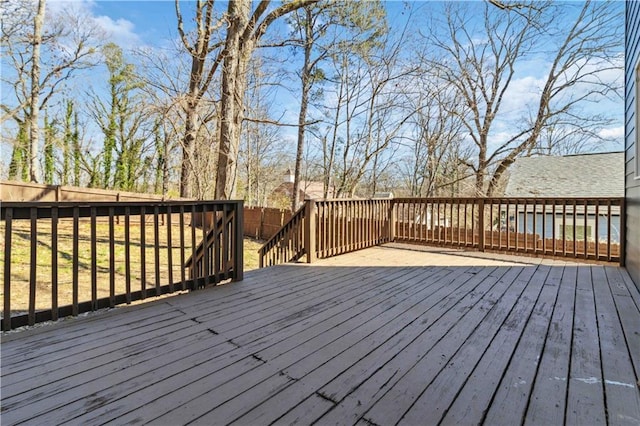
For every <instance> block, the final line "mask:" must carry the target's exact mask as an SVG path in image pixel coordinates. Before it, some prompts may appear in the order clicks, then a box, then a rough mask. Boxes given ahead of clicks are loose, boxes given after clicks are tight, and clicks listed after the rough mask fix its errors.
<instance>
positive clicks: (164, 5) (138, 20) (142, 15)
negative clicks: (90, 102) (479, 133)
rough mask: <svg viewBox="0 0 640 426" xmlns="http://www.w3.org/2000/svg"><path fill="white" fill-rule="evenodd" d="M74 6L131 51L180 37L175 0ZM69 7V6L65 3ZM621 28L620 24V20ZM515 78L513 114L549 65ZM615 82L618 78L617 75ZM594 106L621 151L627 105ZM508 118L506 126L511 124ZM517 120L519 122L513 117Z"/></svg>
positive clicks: (54, 1)
mask: <svg viewBox="0 0 640 426" xmlns="http://www.w3.org/2000/svg"><path fill="white" fill-rule="evenodd" d="M73 3H74V6H75V7H78V8H81V9H83V10H84V11H85V12H86V13H87V14H88V15H90V16H92V17H93V18H94V20H95V22H96V24H97V25H98V26H100V27H101V28H102V29H103V30H104V31H105V32H106V33H107V34H108V36H109V40H110V41H113V42H115V43H117V44H118V45H120V46H121V47H123V48H124V49H131V48H136V47H142V46H150V47H156V48H161V47H162V46H163V45H164V46H166V45H168V44H169V43H171V40H175V38H176V34H177V31H176V16H175V3H174V1H173V0H162V1H158V0H150V1H96V0H74V1H73ZM63 4H64V3H63V2H62V1H61V0H49V2H48V5H49V7H51V8H56V7H61V6H62V5H63ZM67 4H68V3H67ZM216 4H217V7H220V8H224V7H225V6H226V3H225V2H221V1H218V2H216ZM411 4H412V8H413V9H414V13H415V15H416V16H421V13H423V12H424V11H420V10H416V9H430V10H433V9H436V10H437V9H438V8H441V7H442V3H441V2H432V1H417V2H412V3H411ZM578 5H579V3H576V2H573V6H578ZM181 6H182V7H181V8H182V11H183V16H184V17H185V23H186V25H188V22H189V20H190V19H191V16H192V15H193V14H192V13H191V12H190V8H191V7H192V6H193V2H190V1H182V2H181ZM386 6H387V9H388V12H389V20H390V23H391V25H392V26H393V25H394V24H395V25H399V24H400V21H401V20H402V19H403V18H406V14H405V15H402V12H403V8H404V6H405V3H404V2H401V1H390V2H387V3H386ZM558 19H566V17H564V16H559V17H558ZM424 22H426V21H425V20H422V19H418V20H416V26H418V27H419V26H420V25H423V23H424ZM621 25H622V22H621ZM519 67H520V68H519V69H518V75H517V78H516V79H514V81H513V82H512V87H513V90H512V91H511V92H510V95H509V98H508V99H507V100H506V101H505V105H504V106H503V110H502V111H503V112H506V111H509V110H510V109H513V110H514V111H515V110H517V109H518V108H519V106H521V105H523V103H524V102H523V101H525V100H526V99H527V98H531V97H532V96H535V94H534V92H535V90H536V87H539V86H540V84H541V82H542V78H543V77H544V71H545V67H544V66H543V65H542V64H541V63H539V62H537V60H536V59H535V58H532V59H531V60H530V61H529V62H528V63H522V64H520V65H519ZM95 75H96V74H93V77H92V78H95ZM612 78H615V76H613V77H612ZM279 97H280V99H284V102H282V108H283V109H284V110H286V111H283V112H284V117H285V121H286V120H290V121H291V122H295V121H296V119H297V106H296V105H294V104H295V103H296V102H295V99H293V98H292V97H291V95H289V94H285V95H283V96H279ZM591 108H597V109H599V110H605V111H614V114H615V115H616V116H618V117H619V122H617V123H614V124H613V125H612V126H610V127H609V128H607V129H605V130H604V132H605V133H606V135H607V136H611V137H613V138H619V140H620V143H618V144H607V145H606V146H602V147H600V148H599V149H598V150H621V149H622V143H621V142H622V136H623V130H624V129H623V125H622V115H623V106H622V101H621V100H619V101H616V102H608V101H607V102H601V103H600V104H599V105H595V106H592V107H591ZM509 119H510V118H509V117H507V120H506V122H508V121H509ZM514 119H517V118H516V117H515V116H514ZM282 131H283V132H284V133H285V134H284V135H283V136H284V137H285V138H289V137H291V138H293V134H294V133H295V132H294V130H293V129H291V128H289V129H286V128H285V129H283V130H282ZM494 131H495V133H494V139H495V140H499V139H500V137H502V136H504V137H505V138H507V137H508V135H509V134H510V131H509V129H508V128H504V129H501V128H500V127H499V126H497V127H496V128H494Z"/></svg>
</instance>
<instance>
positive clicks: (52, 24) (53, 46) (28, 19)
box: [1, 0, 102, 181]
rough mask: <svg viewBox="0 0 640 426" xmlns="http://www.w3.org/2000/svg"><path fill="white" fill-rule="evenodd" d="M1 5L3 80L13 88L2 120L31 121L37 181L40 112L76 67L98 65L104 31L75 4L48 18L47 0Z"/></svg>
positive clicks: (33, 177) (14, 0)
mask: <svg viewBox="0 0 640 426" xmlns="http://www.w3.org/2000/svg"><path fill="white" fill-rule="evenodd" d="M2 6H3V7H2V9H3V12H2V18H3V19H2V56H3V73H2V84H3V85H4V86H6V87H11V88H12V89H13V92H12V93H11V94H12V96H11V97H10V98H9V97H7V98H4V97H3V102H2V110H3V115H2V119H1V122H5V121H6V120H15V121H18V122H20V121H24V122H25V123H26V124H27V127H28V129H29V153H28V156H29V176H30V180H32V181H38V180H39V178H40V176H39V174H40V173H39V170H38V159H39V133H40V132H39V129H40V124H39V112H40V110H42V109H44V108H45V107H46V105H47V104H48V103H49V101H50V100H51V99H52V97H53V96H54V95H55V94H56V93H58V92H59V91H60V90H61V88H62V87H63V86H64V83H65V82H66V81H67V80H69V79H70V78H71V76H72V75H73V74H74V72H75V71H77V70H80V69H84V68H89V67H92V66H94V65H95V64H96V63H97V57H96V56H95V55H94V53H95V52H96V48H97V46H98V45H99V44H100V42H101V37H102V34H101V33H100V31H99V30H98V29H97V28H96V27H95V26H93V25H92V24H91V18H89V17H87V16H85V15H83V14H82V13H79V12H78V11H77V10H75V9H74V8H73V7H71V6H67V7H65V8H62V9H61V10H60V11H58V12H57V13H56V14H53V13H51V14H49V15H47V16H50V17H49V18H47V19H46V20H45V11H46V0H38V1H37V2H33V1H22V0H5V1H3V2H2ZM5 65H6V68H5Z"/></svg>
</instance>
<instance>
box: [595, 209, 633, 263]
mask: <svg viewBox="0 0 640 426" xmlns="http://www.w3.org/2000/svg"><path fill="white" fill-rule="evenodd" d="M626 215H627V213H626V205H625V199H624V198H622V199H620V230H619V231H618V233H619V234H620V266H624V265H625V251H626V243H627V241H626V240H627V216H626ZM596 220H597V218H596ZM609 239H611V229H609ZM596 244H597V242H596Z"/></svg>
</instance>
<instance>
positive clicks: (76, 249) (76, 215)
mask: <svg viewBox="0 0 640 426" xmlns="http://www.w3.org/2000/svg"><path fill="white" fill-rule="evenodd" d="M79 218H80V208H79V207H77V206H76V207H74V208H73V243H72V244H73V254H72V264H73V265H72V268H73V272H72V278H71V282H72V283H71V285H72V287H73V288H72V290H71V292H72V294H73V295H72V298H73V301H72V308H71V309H72V315H73V316H74V317H76V316H78V313H79V312H78V255H79V247H78V239H79V235H78V234H79V229H78V221H79Z"/></svg>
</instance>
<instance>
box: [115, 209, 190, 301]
mask: <svg viewBox="0 0 640 426" xmlns="http://www.w3.org/2000/svg"><path fill="white" fill-rule="evenodd" d="M130 228H131V208H130V207H129V206H127V207H125V208H124V286H125V294H126V300H127V304H130V303H131V231H130ZM183 263H184V262H183Z"/></svg>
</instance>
